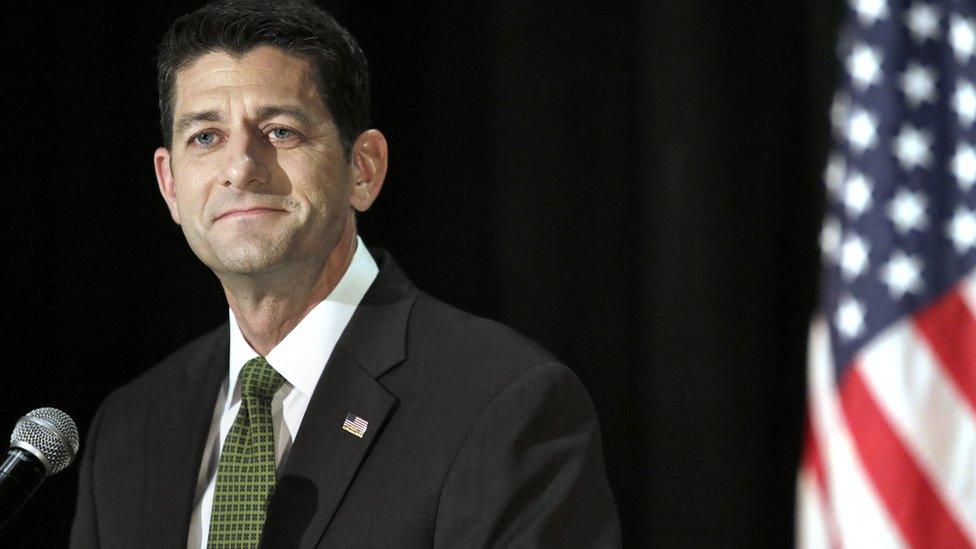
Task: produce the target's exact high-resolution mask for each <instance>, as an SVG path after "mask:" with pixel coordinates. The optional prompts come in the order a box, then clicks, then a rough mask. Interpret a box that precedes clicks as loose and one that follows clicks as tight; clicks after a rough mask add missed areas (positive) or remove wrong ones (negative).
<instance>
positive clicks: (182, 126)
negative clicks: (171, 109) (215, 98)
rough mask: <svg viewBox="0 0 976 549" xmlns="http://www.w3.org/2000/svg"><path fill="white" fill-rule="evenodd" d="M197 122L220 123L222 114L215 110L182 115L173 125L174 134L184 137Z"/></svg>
mask: <svg viewBox="0 0 976 549" xmlns="http://www.w3.org/2000/svg"><path fill="white" fill-rule="evenodd" d="M196 122H220V112H218V111H215V110H208V111H197V112H188V113H186V114H184V115H181V116H180V117H179V118H178V119H177V120H176V124H174V125H173V134H174V135H182V134H183V132H185V131H186V130H187V129H189V128H190V127H191V126H193V124H194V123H196Z"/></svg>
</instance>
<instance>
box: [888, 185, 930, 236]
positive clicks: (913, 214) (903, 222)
mask: <svg viewBox="0 0 976 549" xmlns="http://www.w3.org/2000/svg"><path fill="white" fill-rule="evenodd" d="M927 205H928V204H927V201H926V200H925V196H924V195H923V194H922V193H921V192H912V191H909V190H907V189H900V190H899V191H898V193H897V194H895V198H893V199H892V200H891V202H889V203H888V217H889V218H890V219H891V222H892V223H893V224H894V225H895V230H897V231H898V232H899V233H901V234H908V233H909V232H910V231H912V230H916V231H921V230H923V229H925V228H926V227H927V226H928V223H929V222H928V218H927V217H926V215H925V207H926V206H927Z"/></svg>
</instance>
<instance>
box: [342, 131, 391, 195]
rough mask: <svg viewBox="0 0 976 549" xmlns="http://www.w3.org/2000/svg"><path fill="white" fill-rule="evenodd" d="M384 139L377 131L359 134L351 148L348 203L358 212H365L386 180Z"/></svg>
mask: <svg viewBox="0 0 976 549" xmlns="http://www.w3.org/2000/svg"><path fill="white" fill-rule="evenodd" d="M386 153H387V151H386V138H385V137H383V134H382V133H380V131H379V130H366V131H364V132H363V133H361V134H359V137H358V138H356V142H355V143H354V144H353V146H352V153H351V158H350V160H351V164H352V169H353V184H352V195H351V196H350V197H349V203H350V205H352V207H353V208H356V211H358V212H365V211H366V210H368V209H369V207H370V206H372V205H373V201H374V200H376V197H377V196H379V194H380V190H381V189H382V188H383V181H384V180H385V179H386V168H387V156H386Z"/></svg>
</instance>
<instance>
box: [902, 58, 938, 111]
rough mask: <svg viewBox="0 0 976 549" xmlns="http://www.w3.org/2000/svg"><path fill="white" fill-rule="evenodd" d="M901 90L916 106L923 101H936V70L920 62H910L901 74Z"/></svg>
mask: <svg viewBox="0 0 976 549" xmlns="http://www.w3.org/2000/svg"><path fill="white" fill-rule="evenodd" d="M901 90H902V92H903V93H904V94H905V100H906V101H908V104H909V105H911V106H912V107H914V108H918V106H919V105H921V104H922V103H935V93H936V89H935V71H933V70H932V69H927V68H925V67H924V66H922V65H919V64H918V63H909V64H908V68H906V69H905V72H904V73H903V74H902V75H901Z"/></svg>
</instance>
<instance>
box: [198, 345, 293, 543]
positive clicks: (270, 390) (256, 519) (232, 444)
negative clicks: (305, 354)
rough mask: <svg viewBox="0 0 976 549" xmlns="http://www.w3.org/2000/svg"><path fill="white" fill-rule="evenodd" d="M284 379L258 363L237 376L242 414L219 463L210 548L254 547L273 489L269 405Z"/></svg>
mask: <svg viewBox="0 0 976 549" xmlns="http://www.w3.org/2000/svg"><path fill="white" fill-rule="evenodd" d="M284 381H285V380H284V378H282V377H281V375H280V374H278V372H276V371H275V370H274V368H272V367H271V365H270V364H268V361H267V360H265V359H263V358H261V357H258V358H254V359H251V360H249V361H247V364H245V365H244V369H243V370H241V408H240V411H239V412H237V418H236V419H235V420H234V425H232V426H231V428H230V432H229V433H227V438H226V439H224V447H223V449H222V450H221V452H220V460H218V461H217V486H216V488H215V489H214V498H213V510H212V511H211V514H210V537H209V538H208V539H207V547H208V548H217V547H219V548H224V547H239V548H243V547H257V545H258V541H260V539H261V529H262V528H263V527H264V517H265V509H266V507H267V503H268V497H270V495H271V492H272V490H274V486H275V453H274V426H273V425H272V421H271V399H272V398H273V397H274V394H275V392H276V391H277V390H278V388H279V387H281V384H282V383H284Z"/></svg>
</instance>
